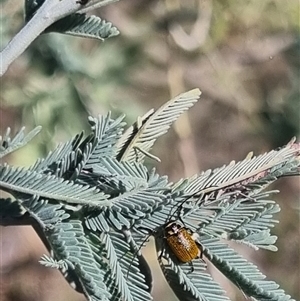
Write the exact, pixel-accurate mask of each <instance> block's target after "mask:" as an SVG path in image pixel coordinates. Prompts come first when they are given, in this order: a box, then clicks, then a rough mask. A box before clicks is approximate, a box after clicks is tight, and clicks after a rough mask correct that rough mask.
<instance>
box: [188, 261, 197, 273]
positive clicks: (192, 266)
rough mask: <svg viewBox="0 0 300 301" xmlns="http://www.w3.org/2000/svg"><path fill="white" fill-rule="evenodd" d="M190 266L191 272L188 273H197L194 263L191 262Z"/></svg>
mask: <svg viewBox="0 0 300 301" xmlns="http://www.w3.org/2000/svg"><path fill="white" fill-rule="evenodd" d="M189 266H190V267H191V270H190V271H189V272H188V274H190V273H193V272H194V271H195V268H194V265H193V262H192V261H189Z"/></svg>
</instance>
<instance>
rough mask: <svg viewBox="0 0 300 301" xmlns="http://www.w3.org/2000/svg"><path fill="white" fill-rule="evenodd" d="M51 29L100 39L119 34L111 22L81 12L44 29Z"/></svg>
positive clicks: (49, 30)
mask: <svg viewBox="0 0 300 301" xmlns="http://www.w3.org/2000/svg"><path fill="white" fill-rule="evenodd" d="M52 31H54V32H59V33H64V34H69V35H73V36H78V37H84V38H94V39H99V40H101V41H104V40H105V39H108V38H111V37H114V36H117V35H118V34H119V30H118V29H117V28H116V27H115V26H113V25H112V23H111V22H108V21H106V20H103V19H101V18H100V17H98V16H95V15H92V16H87V15H86V14H81V13H76V14H72V15H69V16H67V17H65V18H63V19H60V20H59V21H57V22H55V23H54V24H52V25H51V26H50V27H48V28H47V29H46V32H52Z"/></svg>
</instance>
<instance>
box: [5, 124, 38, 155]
mask: <svg viewBox="0 0 300 301" xmlns="http://www.w3.org/2000/svg"><path fill="white" fill-rule="evenodd" d="M41 129H42V127H41V126H38V127H36V128H35V129H33V130H32V131H31V132H29V133H28V134H27V135H25V133H24V130H25V127H22V128H21V129H20V131H19V132H18V133H17V134H16V135H15V136H14V137H13V138H12V137H11V129H10V128H7V129H6V133H5V134H4V136H3V137H2V136H0V159H1V158H3V157H4V156H6V155H8V154H10V153H12V152H14V151H15V150H17V149H18V148H20V147H22V146H24V145H26V144H27V143H28V142H29V141H30V140H31V139H33V138H34V137H35V136H36V135H37V134H38V133H39V132H40V131H41Z"/></svg>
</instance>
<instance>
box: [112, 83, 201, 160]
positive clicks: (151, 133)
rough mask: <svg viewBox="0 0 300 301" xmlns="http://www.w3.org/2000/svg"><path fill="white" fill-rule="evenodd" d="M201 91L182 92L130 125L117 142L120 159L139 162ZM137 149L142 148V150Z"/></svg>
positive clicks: (192, 103)
mask: <svg viewBox="0 0 300 301" xmlns="http://www.w3.org/2000/svg"><path fill="white" fill-rule="evenodd" d="M200 95H201V92H200V90H199V89H194V90H191V91H189V92H186V93H182V94H180V95H179V96H177V97H175V98H174V99H172V100H170V101H169V102H167V103H166V104H165V105H163V106H161V107H160V108H159V109H158V110H157V111H155V112H153V111H150V112H148V113H147V114H146V115H145V116H143V117H142V118H141V119H138V121H137V122H136V123H135V124H134V125H133V126H132V127H130V128H129V129H128V130H127V131H126V132H125V133H124V135H123V136H122V138H121V139H120V140H119V142H118V144H117V149H118V156H117V159H118V160H120V161H136V162H141V161H143V159H144V157H145V153H147V152H149V150H150V149H151V148H152V146H153V144H154V142H155V141H156V139H157V138H158V137H160V136H162V135H163V134H165V133H166V132H167V131H168V129H169V128H170V126H171V124H172V123H173V122H174V121H175V120H177V118H178V117H179V116H180V115H181V114H182V113H183V112H184V111H186V110H188V109H189V108H190V107H191V106H193V105H194V104H195V102H197V101H198V99H199V97H200ZM139 149H141V150H143V151H142V152H140V151H139Z"/></svg>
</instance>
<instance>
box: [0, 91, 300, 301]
mask: <svg viewBox="0 0 300 301" xmlns="http://www.w3.org/2000/svg"><path fill="white" fill-rule="evenodd" d="M199 96H200V91H199V90H197V89H195V90H192V91H190V92H187V93H184V94H181V95H179V96H178V97H175V98H174V99H172V100H171V101H169V102H168V103H166V104H165V105H164V106H162V107H161V108H160V109H158V110H157V111H150V113H148V114H146V115H145V116H143V117H142V118H138V120H137V122H136V123H135V124H134V125H133V126H131V127H129V128H128V129H127V131H125V132H124V134H123V130H124V125H125V124H124V122H123V121H122V120H123V116H122V117H120V118H117V119H115V120H114V119H112V118H111V115H110V114H108V115H106V116H98V117H97V118H94V117H89V124H90V127H91V134H90V135H88V136H87V137H85V138H84V136H83V134H82V133H81V134H78V135H77V136H75V137H74V138H73V139H72V140H70V141H69V142H66V143H64V144H61V145H59V146H58V147H57V148H56V149H55V150H54V151H53V152H51V153H49V154H48V156H46V157H45V158H44V159H39V160H37V162H36V163H35V164H34V165H32V166H31V167H30V168H29V169H27V170H25V169H23V168H15V167H11V166H9V165H7V164H4V165H1V168H0V187H1V189H2V190H3V191H6V192H8V193H10V194H11V195H12V196H13V197H14V201H12V200H11V199H2V200H1V201H2V203H3V204H4V205H5V206H4V207H3V208H4V209H5V210H4V209H3V210H1V216H2V218H7V217H9V218H10V219H20V218H22V217H24V216H25V215H26V216H29V217H30V218H31V219H32V220H34V221H35V222H37V224H38V225H39V229H40V231H39V235H41V236H42V239H43V241H46V242H47V243H48V247H49V249H50V250H51V253H52V256H51V257H48V256H43V257H42V258H41V261H40V262H41V263H42V264H44V265H45V266H47V267H52V268H57V269H59V270H61V271H62V273H63V274H64V275H65V277H66V279H67V280H68V281H70V282H75V284H76V289H77V290H78V291H80V292H83V293H84V294H85V296H86V297H87V298H88V300H95V301H96V300H130V301H131V300H132V301H134V300H136V301H137V300H152V297H151V277H150V276H149V268H148V265H147V263H146V262H145V260H144V259H143V257H142V256H141V254H140V247H141V246H142V245H143V244H144V243H145V241H146V239H147V237H148V235H149V234H150V235H153V236H154V238H155V242H156V249H157V254H158V260H159V263H160V266H161V269H162V271H163V273H164V275H165V277H166V279H167V280H168V282H169V284H170V286H171V288H172V289H173V290H174V292H175V294H176V295H177V296H178V298H179V299H180V300H209V301H211V300H215V301H217V300H220V301H221V300H222V301H223V300H229V299H228V297H226V296H225V295H224V291H223V290H222V289H221V288H220V286H219V284H218V283H217V282H216V281H215V280H213V278H212V277H211V275H210V274H209V273H208V272H207V266H206V263H207V262H208V261H210V262H211V263H212V264H213V265H214V266H215V267H216V268H217V269H219V271H221V272H222V273H223V274H224V275H225V276H226V277H228V279H230V280H231V281H232V282H233V283H234V284H235V285H236V286H237V287H238V288H239V289H241V290H242V291H243V293H244V294H245V295H247V296H251V297H252V298H253V299H254V300H281V301H282V300H292V299H291V297H290V296H288V295H286V294H285V293H284V291H283V290H282V289H280V288H279V287H278V285H277V284H276V283H275V282H273V281H268V280H266V279H265V276H264V275H263V274H262V273H261V272H260V271H259V270H258V268H257V267H256V266H254V265H253V264H252V263H250V262H248V261H247V260H246V259H244V258H243V257H242V256H241V255H239V254H238V253H236V252H235V251H234V250H233V249H232V248H231V247H229V246H228V245H227V243H226V242H229V241H231V242H237V243H243V244H245V245H247V246H250V247H252V248H255V249H259V248H263V249H269V250H272V251H275V250H276V247H275V246H274V245H273V244H274V243H275V241H276V237H274V236H272V235H271V234H270V228H272V227H273V226H274V224H275V223H276V222H277V221H276V220H274V217H273V215H274V214H276V213H277V212H278V211H279V210H280V208H279V206H278V205H277V204H276V203H275V202H274V201H273V200H270V194H271V193H274V191H273V192H272V191H269V192H264V191H263V189H265V188H266V187H267V186H268V185H269V184H270V183H272V182H274V181H275V180H276V179H278V178H279V177H282V176H291V175H298V174H299V167H300V160H299V157H300V146H299V144H297V143H295V140H292V141H291V142H290V143H289V144H288V145H286V146H285V147H282V148H281V149H278V150H276V151H271V152H269V153H266V154H263V155H260V156H257V157H255V156H254V157H253V156H252V154H250V155H248V156H247V157H246V158H245V159H244V160H243V161H241V162H237V163H235V162H231V163H230V164H229V165H226V166H223V167H221V168H217V169H214V170H208V171H206V172H203V173H201V174H199V175H195V176H193V177H191V178H187V179H183V180H180V181H178V182H177V183H169V182H168V180H167V177H162V176H160V175H158V174H157V173H156V172H155V170H154V169H152V170H149V169H148V168H147V167H146V166H145V165H144V160H145V159H146V158H147V157H149V158H152V155H150V154H149V151H150V150H151V147H152V145H153V143H154V142H155V140H156V139H157V138H158V137H159V136H161V135H162V134H164V133H165V132H166V131H167V130H168V128H169V127H170V125H171V124H172V123H173V122H174V121H175V120H176V119H177V118H178V117H179V115H180V114H181V113H183V112H184V111H186V110H187V109H188V108H190V107H191V106H192V105H193V104H194V103H195V102H196V101H197V100H198V98H199ZM23 131H24V129H22V130H21V131H20V132H19V133H18V134H17V135H16V136H15V137H14V138H10V134H9V131H8V132H7V134H6V135H5V137H4V139H3V140H2V148H1V149H0V154H1V155H2V156H3V157H4V156H5V155H7V154H8V153H10V152H12V151H13V150H16V149H17V148H18V147H20V146H22V145H25V144H26V143H28V141H29V140H30V139H31V138H32V137H33V136H34V134H37V133H38V131H39V128H38V129H36V130H34V131H32V132H31V133H29V134H28V135H27V136H25V135H24V133H23ZM21 208H22V209H23V213H22V210H21ZM177 219H181V220H182V221H183V222H184V224H185V226H186V227H188V228H189V229H191V230H192V231H193V232H194V233H197V234H198V236H199V237H198V238H197V240H198V242H199V243H200V244H201V245H202V246H203V253H204V256H205V261H201V260H194V261H193V262H192V264H193V266H194V271H193V272H191V270H190V269H191V267H190V264H188V263H187V264H181V263H179V262H178V260H177V258H176V256H175V255H174V254H173V253H172V252H171V251H170V250H169V249H168V247H167V246H166V242H165V234H164V226H165V224H166V223H167V222H169V221H170V220H177Z"/></svg>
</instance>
